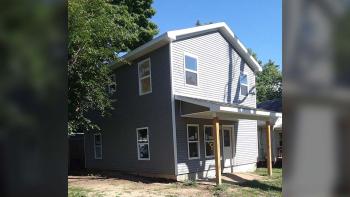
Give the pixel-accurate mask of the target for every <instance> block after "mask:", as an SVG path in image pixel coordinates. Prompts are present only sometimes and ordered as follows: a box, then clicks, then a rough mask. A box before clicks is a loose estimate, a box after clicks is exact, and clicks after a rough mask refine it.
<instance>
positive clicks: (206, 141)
mask: <svg viewBox="0 0 350 197" xmlns="http://www.w3.org/2000/svg"><path fill="white" fill-rule="evenodd" d="M208 127H210V128H211V132H212V133H213V137H215V136H214V128H213V125H204V129H203V139H204V153H205V158H214V156H215V153H214V154H213V155H211V156H210V155H209V156H208V155H207V143H208V142H213V145H214V139H213V140H206V138H205V129H206V128H208ZM214 151H215V150H214Z"/></svg>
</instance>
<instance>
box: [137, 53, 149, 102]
mask: <svg viewBox="0 0 350 197" xmlns="http://www.w3.org/2000/svg"><path fill="white" fill-rule="evenodd" d="M146 61H148V62H149V75H147V76H143V77H140V65H141V64H143V63H144V62H146ZM137 74H138V81H139V96H143V95H146V94H150V93H152V64H151V58H146V59H144V60H142V61H139V62H138V63H137ZM148 77H149V78H150V80H149V81H150V87H151V88H150V90H149V91H148V92H143V93H142V92H141V80H143V79H146V78H148Z"/></svg>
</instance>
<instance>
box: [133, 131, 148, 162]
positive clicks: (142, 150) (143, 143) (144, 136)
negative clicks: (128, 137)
mask: <svg viewBox="0 0 350 197" xmlns="http://www.w3.org/2000/svg"><path fill="white" fill-rule="evenodd" d="M136 131H137V153H138V159H139V160H149V159H150V152H149V135H148V127H144V128H138V129H136Z"/></svg>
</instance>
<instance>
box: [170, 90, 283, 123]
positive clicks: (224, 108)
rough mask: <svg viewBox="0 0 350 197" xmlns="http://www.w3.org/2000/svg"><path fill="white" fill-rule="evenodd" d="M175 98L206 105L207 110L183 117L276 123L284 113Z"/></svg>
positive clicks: (184, 97) (180, 98)
mask: <svg viewBox="0 0 350 197" xmlns="http://www.w3.org/2000/svg"><path fill="white" fill-rule="evenodd" d="M175 100H179V101H182V102H186V103H190V104H194V105H199V106H202V107H206V109H207V110H204V111H195V112H193V113H184V114H181V117H188V118H203V119H213V118H214V117H218V118H219V119H220V120H237V119H249V120H264V121H271V122H272V123H274V122H275V121H276V120H277V119H278V118H280V117H282V113H279V112H274V111H268V110H263V109H257V108H252V107H246V106H242V105H238V104H231V103H224V102H217V101H209V100H205V99H199V98H193V97H187V96H181V95H175Z"/></svg>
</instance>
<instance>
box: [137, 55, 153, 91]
mask: <svg viewBox="0 0 350 197" xmlns="http://www.w3.org/2000/svg"><path fill="white" fill-rule="evenodd" d="M138 73H139V95H145V94H148V93H151V92H152V76H151V60H150V58H148V59H145V60H143V61H141V62H139V63H138Z"/></svg>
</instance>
